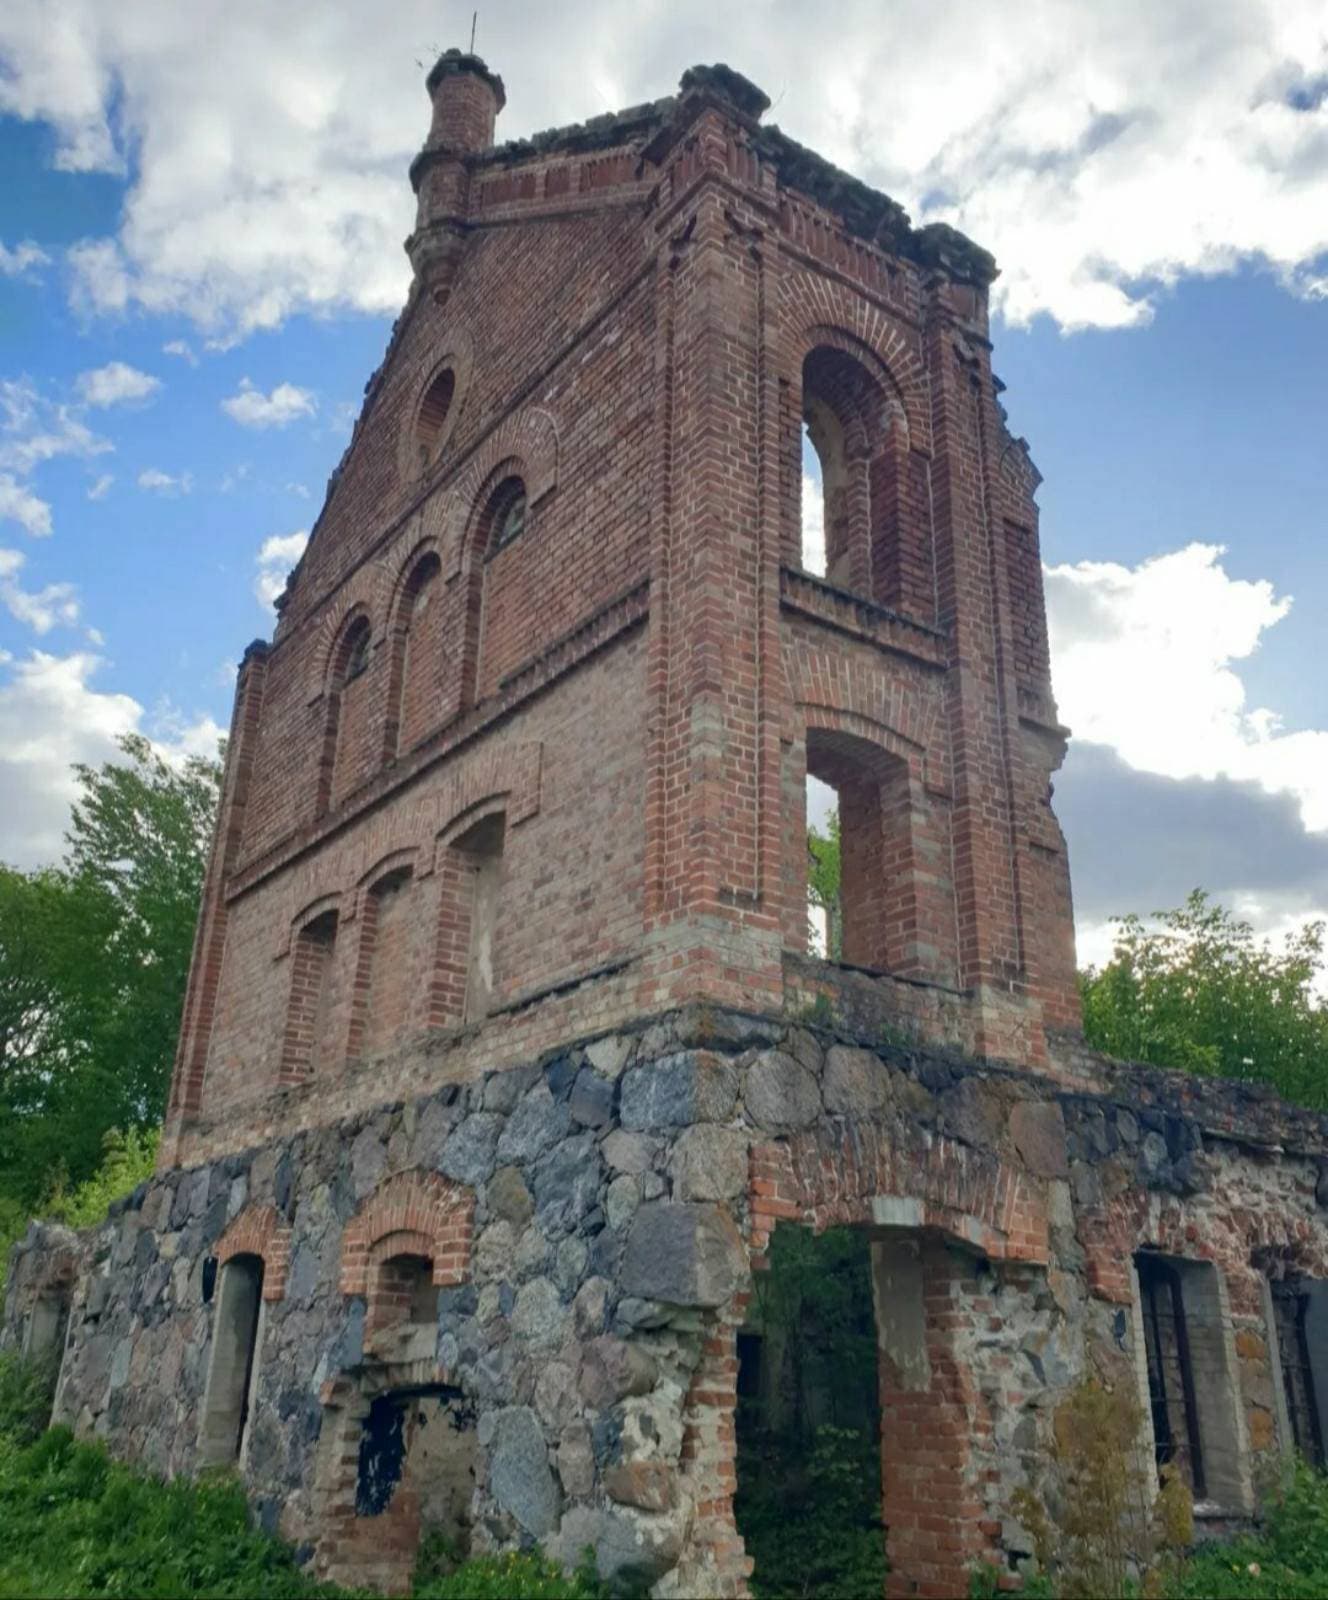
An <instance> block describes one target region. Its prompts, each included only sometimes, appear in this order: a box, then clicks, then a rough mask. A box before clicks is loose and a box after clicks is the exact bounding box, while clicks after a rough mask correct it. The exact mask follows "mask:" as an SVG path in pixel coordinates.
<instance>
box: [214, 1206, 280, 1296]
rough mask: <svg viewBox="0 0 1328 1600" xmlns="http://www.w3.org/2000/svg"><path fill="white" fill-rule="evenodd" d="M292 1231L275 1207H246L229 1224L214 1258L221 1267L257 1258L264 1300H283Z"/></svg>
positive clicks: (219, 1240) (219, 1241) (218, 1244)
mask: <svg viewBox="0 0 1328 1600" xmlns="http://www.w3.org/2000/svg"><path fill="white" fill-rule="evenodd" d="M290 1247H291V1230H290V1228H289V1226H288V1225H287V1224H286V1223H285V1222H283V1221H282V1218H281V1214H280V1212H278V1211H277V1209H276V1207H275V1206H261V1205H256V1204H250V1205H247V1206H246V1207H245V1208H244V1210H243V1211H241V1212H240V1214H239V1216H238V1217H236V1218H235V1219H234V1220H233V1221H232V1222H230V1223H229V1224H228V1225H227V1227H226V1230H225V1232H224V1233H223V1234H222V1236H221V1238H220V1239H218V1241H217V1246H216V1249H215V1250H214V1251H213V1254H214V1255H215V1256H216V1258H217V1265H218V1266H225V1264H226V1263H227V1262H228V1261H230V1260H231V1259H232V1258H233V1257H234V1256H258V1257H259V1258H260V1259H261V1260H262V1263H263V1299H264V1300H269V1301H271V1300H280V1299H281V1298H282V1297H283V1296H284V1295H285V1293H286V1273H287V1270H288V1269H289V1267H290Z"/></svg>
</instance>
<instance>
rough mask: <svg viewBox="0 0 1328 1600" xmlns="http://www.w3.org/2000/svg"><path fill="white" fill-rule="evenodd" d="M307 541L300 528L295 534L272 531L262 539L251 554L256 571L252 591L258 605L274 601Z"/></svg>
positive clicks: (284, 585) (268, 604)
mask: <svg viewBox="0 0 1328 1600" xmlns="http://www.w3.org/2000/svg"><path fill="white" fill-rule="evenodd" d="M308 543H309V534H308V531H307V529H303V528H302V529H301V530H300V531H299V532H298V533H274V534H273V535H272V536H271V537H270V538H267V539H264V540H263V543H262V545H261V546H260V547H259V551H258V555H257V556H256V557H255V560H256V562H257V565H258V572H257V573H256V575H255V577H254V594H255V595H256V596H257V597H258V603H259V605H261V606H270V605H272V603H273V602H274V601H275V600H276V598H277V596H278V595H279V594H280V593H281V591H282V590H283V589H284V588H285V587H286V579H287V577H288V576H289V574H290V570H291V568H292V567H293V566H294V565H295V563H296V562H297V561H298V560H299V559H300V557H301V556H302V555H303V554H304V547H305V545H307V544H308Z"/></svg>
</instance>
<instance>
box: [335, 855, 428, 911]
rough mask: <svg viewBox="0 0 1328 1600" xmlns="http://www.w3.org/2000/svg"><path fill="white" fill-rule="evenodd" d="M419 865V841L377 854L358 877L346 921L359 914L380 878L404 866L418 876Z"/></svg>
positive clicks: (414, 875) (413, 875)
mask: <svg viewBox="0 0 1328 1600" xmlns="http://www.w3.org/2000/svg"><path fill="white" fill-rule="evenodd" d="M419 865H420V847H419V845H418V844H417V843H412V844H407V845H403V846H402V847H400V848H399V849H395V850H388V851H386V852H383V853H381V854H379V855H376V856H375V857H374V860H373V864H372V865H371V866H368V867H366V868H365V869H364V871H362V872H361V873H360V875H359V877H358V878H357V879H356V882H355V893H354V895H353V896H352V902H351V905H350V906H349V907H348V908H347V910H346V921H347V922H349V921H351V920H352V918H353V917H355V916H356V915H357V914H358V912H359V911H360V909H361V908H362V907H363V905H364V897H365V896H366V895H367V894H369V893H370V892H371V890H372V889H373V887H374V885H375V884H376V883H378V882H379V881H380V879H382V878H385V877H386V876H387V875H388V873H390V872H397V871H399V870H400V869H401V868H402V867H405V868H407V869H409V871H410V873H411V875H412V877H418V876H419Z"/></svg>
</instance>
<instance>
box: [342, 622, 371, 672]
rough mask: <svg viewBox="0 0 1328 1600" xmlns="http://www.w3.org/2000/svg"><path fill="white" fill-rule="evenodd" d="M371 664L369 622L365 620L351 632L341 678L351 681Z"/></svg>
mask: <svg viewBox="0 0 1328 1600" xmlns="http://www.w3.org/2000/svg"><path fill="white" fill-rule="evenodd" d="M368 665H369V624H368V622H363V623H362V624H361V625H359V626H357V627H356V628H355V629H354V630H353V631H352V633H351V635H350V638H349V640H348V641H347V649H346V665H345V667H344V668H343V670H342V674H341V680H342V682H343V683H349V682H350V681H351V679H352V678H358V677H359V675H360V674H361V673H362V672H363V671H364V669H365V668H366V667H367V666H368Z"/></svg>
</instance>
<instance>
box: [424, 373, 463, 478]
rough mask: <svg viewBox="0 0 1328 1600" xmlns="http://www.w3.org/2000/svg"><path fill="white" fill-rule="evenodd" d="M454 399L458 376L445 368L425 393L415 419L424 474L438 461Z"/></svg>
mask: <svg viewBox="0 0 1328 1600" xmlns="http://www.w3.org/2000/svg"><path fill="white" fill-rule="evenodd" d="M455 399H456V373H455V372H453V370H452V368H451V367H444V368H443V370H442V371H441V372H440V373H439V374H438V376H437V377H436V378H434V380H433V382H432V383H430V385H429V387H428V388H427V389H426V390H425V391H424V399H423V400H422V401H421V402H420V410H419V415H418V416H417V418H416V419H415V455H416V464H417V465H418V467H419V470H420V471H421V472H423V471H425V470H426V469H427V468H428V467H430V466H431V465H432V464H433V462H434V461H435V460H437V458H438V455H439V453H440V452H441V450H442V448H443V444H444V441H445V439H446V435H447V424H448V420H449V418H450V417H451V414H452V405H453V402H454V401H455Z"/></svg>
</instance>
